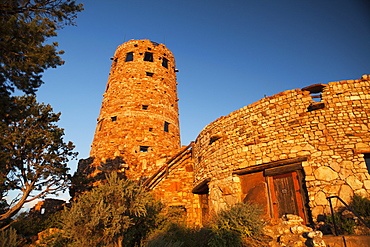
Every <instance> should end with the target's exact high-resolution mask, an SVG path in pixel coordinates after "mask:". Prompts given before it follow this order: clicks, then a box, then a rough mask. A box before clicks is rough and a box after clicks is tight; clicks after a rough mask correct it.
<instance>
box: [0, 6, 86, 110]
mask: <svg viewBox="0 0 370 247" xmlns="http://www.w3.org/2000/svg"><path fill="white" fill-rule="evenodd" d="M82 10H83V8H82V4H77V3H76V1H74V0H0V33H1V36H0V96H2V97H4V96H9V95H10V94H11V93H12V92H14V90H15V89H19V90H21V91H23V92H24V93H26V94H33V93H35V91H36V90H37V88H38V87H40V85H41V84H42V83H43V81H42V73H43V72H44V71H45V69H47V68H55V67H57V66H59V65H62V64H63V63H64V61H63V60H62V59H61V57H60V56H59V55H61V54H63V51H57V46H58V43H56V42H53V43H51V44H48V43H46V41H47V39H48V38H50V37H54V36H57V32H56V31H57V30H58V29H61V28H63V27H64V26H66V25H74V20H75V18H76V15H77V13H78V12H80V11H82ZM0 103H6V102H5V101H4V100H3V102H0Z"/></svg>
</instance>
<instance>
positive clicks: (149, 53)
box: [144, 52, 153, 62]
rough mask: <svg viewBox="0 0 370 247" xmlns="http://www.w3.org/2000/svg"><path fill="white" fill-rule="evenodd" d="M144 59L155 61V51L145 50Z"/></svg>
mask: <svg viewBox="0 0 370 247" xmlns="http://www.w3.org/2000/svg"><path fill="white" fill-rule="evenodd" d="M144 61H148V62H153V53H151V52H145V54H144Z"/></svg>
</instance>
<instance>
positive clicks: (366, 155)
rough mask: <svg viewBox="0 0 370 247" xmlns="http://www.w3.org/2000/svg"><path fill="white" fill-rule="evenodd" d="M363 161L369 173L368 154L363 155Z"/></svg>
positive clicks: (369, 156)
mask: <svg viewBox="0 0 370 247" xmlns="http://www.w3.org/2000/svg"><path fill="white" fill-rule="evenodd" d="M364 159H365V163H366V167H367V170H368V172H369V173H370V153H368V154H364Z"/></svg>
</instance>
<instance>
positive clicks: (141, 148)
mask: <svg viewBox="0 0 370 247" xmlns="http://www.w3.org/2000/svg"><path fill="white" fill-rule="evenodd" d="M140 152H142V153H147V152H149V146H140Z"/></svg>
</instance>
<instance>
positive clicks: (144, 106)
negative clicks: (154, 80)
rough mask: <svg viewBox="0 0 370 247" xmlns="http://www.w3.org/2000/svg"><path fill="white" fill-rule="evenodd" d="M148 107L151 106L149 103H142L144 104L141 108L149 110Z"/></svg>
mask: <svg viewBox="0 0 370 247" xmlns="http://www.w3.org/2000/svg"><path fill="white" fill-rule="evenodd" d="M148 107H149V106H148V105H142V106H141V109H143V110H148Z"/></svg>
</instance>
